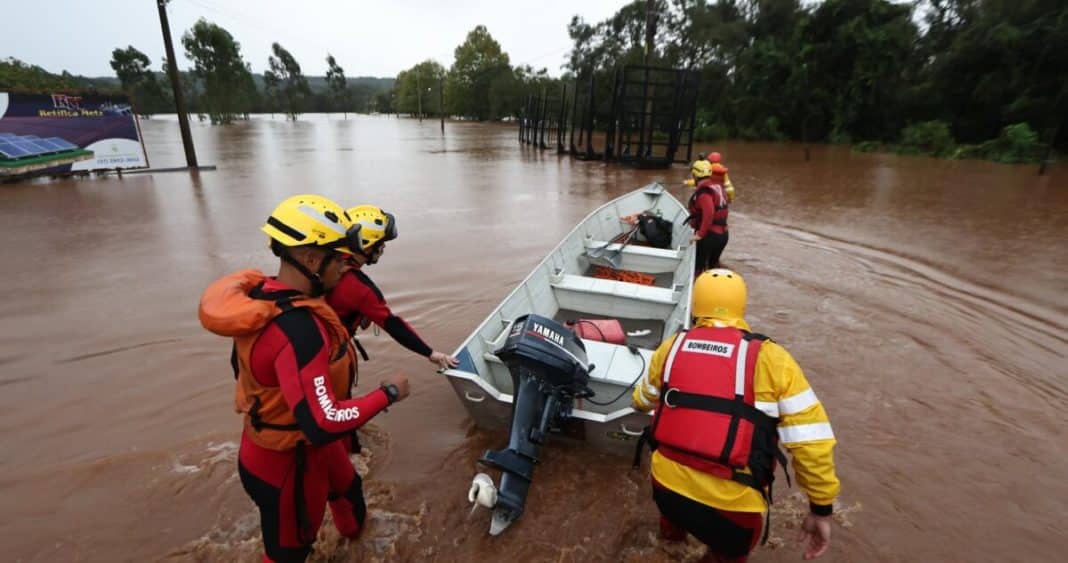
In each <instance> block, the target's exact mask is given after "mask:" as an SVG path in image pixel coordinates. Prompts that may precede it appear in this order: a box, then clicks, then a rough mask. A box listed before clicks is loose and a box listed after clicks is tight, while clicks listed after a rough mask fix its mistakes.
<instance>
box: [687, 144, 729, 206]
mask: <svg viewBox="0 0 1068 563" xmlns="http://www.w3.org/2000/svg"><path fill="white" fill-rule="evenodd" d="M698 162H707V163H708V164H709V165H710V166H711V167H712V172H713V176H712V179H713V181H714V182H715V183H717V184H721V185H722V186H723V191H724V193H726V194H727V202H728V203H729V202H733V201H734V184H733V183H732V182H731V177H730V176H729V175H727V167H726V166H724V164H723V155H721V154H719V153H718V152H713V153H709V154H708V156H705V154H704V153H697V160H695V161H693V164H691V165H690V167H691V169H692V168H693V166H694V165H695V164H697V163H698ZM717 165H718V166H717ZM696 183H697V180H695V179H694V178H687V179H685V180H683V181H682V185H684V186H687V187H690V188H692V187H694V185H695V184H696Z"/></svg>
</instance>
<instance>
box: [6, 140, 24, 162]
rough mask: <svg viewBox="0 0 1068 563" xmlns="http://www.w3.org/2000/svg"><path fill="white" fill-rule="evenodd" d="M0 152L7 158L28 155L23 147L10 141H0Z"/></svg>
mask: <svg viewBox="0 0 1068 563" xmlns="http://www.w3.org/2000/svg"><path fill="white" fill-rule="evenodd" d="M0 153H2V154H3V155H4V156H6V157H8V158H20V157H23V156H29V153H28V152H26V150H25V149H23V148H20V147H17V146H15V145H14V144H12V143H6V142H0Z"/></svg>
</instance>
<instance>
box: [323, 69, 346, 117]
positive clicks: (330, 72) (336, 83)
mask: <svg viewBox="0 0 1068 563" xmlns="http://www.w3.org/2000/svg"><path fill="white" fill-rule="evenodd" d="M326 64H327V65H328V67H329V68H328V69H327V71H326V82H327V84H328V85H329V87H330V98H331V100H332V101H333V102H334V110H335V111H336V110H337V109H338V108H340V109H341V111H342V113H343V114H344V116H345V119H348V118H349V114H348V111H349V108H350V107H352V91H351V90H349V86H348V81H347V80H345V69H343V68H341V67H340V66H338V64H337V61H336V60H334V55H331V54H327V55H326Z"/></svg>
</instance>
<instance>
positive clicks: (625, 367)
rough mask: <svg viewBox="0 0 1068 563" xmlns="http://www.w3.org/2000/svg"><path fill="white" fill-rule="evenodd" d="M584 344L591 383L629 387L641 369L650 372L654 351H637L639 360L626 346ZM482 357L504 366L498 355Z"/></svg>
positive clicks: (590, 341)
mask: <svg viewBox="0 0 1068 563" xmlns="http://www.w3.org/2000/svg"><path fill="white" fill-rule="evenodd" d="M582 344H583V345H584V346H585V347H586V359H587V360H588V361H589V362H590V363H591V364H593V371H592V372H590V380H591V381H600V382H604V383H609V384H614V385H620V386H629V385H630V384H631V383H633V382H634V380H635V379H637V378H638V370H639V369H642V373H645V372H646V371H648V370H649V363H650V362H651V361H652V359H653V352H652V350H646V349H645V348H638V349H637V350H638V354H640V355H641V358H639V357H638V356H636V355H634V354H633V353H631V351H630V349H628V348H627V347H626V346H620V345H619V344H611V343H608V342H601V341H599V340H586V339H585V338H583V339H582ZM482 357H483V358H484V359H485V360H486V361H487V362H491V363H495V364H500V365H504V362H502V361H501V359H500V358H498V357H497V356H496V354H492V353H490V352H486V353H485V354H483V355H482ZM642 358H644V360H645V362H644V363H645V367H644V369H643V368H642ZM616 393H618V391H616Z"/></svg>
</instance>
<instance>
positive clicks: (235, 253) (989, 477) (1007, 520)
mask: <svg viewBox="0 0 1068 563" xmlns="http://www.w3.org/2000/svg"><path fill="white" fill-rule="evenodd" d="M193 128H194V136H195V138H196V141H197V150H198V153H199V155H200V159H201V162H205V163H212V164H217V165H218V170H217V171H214V172H203V173H201V174H199V175H189V174H186V173H166V174H153V175H137V176H132V175H128V176H126V177H124V178H115V177H111V178H106V179H81V180H63V181H53V182H48V181H42V182H33V183H29V184H19V185H5V186H0V201H2V204H0V240H3V245H2V246H3V251H2V256H3V264H4V266H3V271H4V274H3V277H4V278H5V283H6V285H7V287H8V289H9V290H10V292H9V294H8V297H7V298H6V299H4V300H3V301H2V302H0V319H2V325H0V366H2V369H0V428H2V429H3V432H2V434H0V436H2V438H0V452H3V453H2V454H0V545H2V546H3V552H4V556H3V558H4V559H5V560H9V561H11V560H13V561H120V560H125V561H142V560H175V561H186V560H196V561H249V562H251V561H256V560H257V554H258V553H259V549H260V547H259V533H258V527H257V524H258V516H257V514H256V512H255V509H254V507H253V505H252V503H251V502H250V501H249V500H248V499H247V498H246V497H245V495H244V493H243V491H242V490H241V487H240V484H239V482H238V480H237V475H236V462H235V453H236V448H237V446H236V443H237V439H238V437H239V431H240V419H239V418H238V417H237V416H236V415H235V414H234V413H233V412H232V404H231V401H232V392H233V391H232V388H233V379H232V377H231V374H230V368H229V366H228V353H229V346H230V345H229V343H228V342H226V341H224V340H223V339H221V338H218V337H216V336H213V335H210V334H208V333H206V332H205V331H204V330H203V329H201V327H200V325H199V323H198V321H197V316H196V306H197V300H198V297H199V295H200V292H201V291H202V290H203V289H204V287H205V286H206V285H207V284H208V283H209V282H210V281H212V280H213V279H215V278H216V277H218V276H220V275H222V274H224V273H227V272H229V271H231V270H234V269H237V268H245V267H250V266H254V267H261V268H270V267H271V266H272V257H271V255H270V254H269V252H268V251H267V249H266V245H265V242H264V237H263V235H262V234H261V233H260V232H259V230H258V228H259V226H260V223H261V221H262V220H263V219H264V218H265V217H266V216H267V214H268V213H269V212H270V211H271V209H272V208H273V206H274V205H275V204H277V203H278V202H279V201H281V200H282V199H283V198H284V197H286V196H288V195H292V194H295V193H299V192H319V193H322V194H325V195H327V196H329V197H332V198H334V199H336V200H338V201H339V202H342V203H343V204H346V205H355V204H357V203H363V202H371V203H375V204H378V205H380V206H382V207H384V208H386V209H388V210H390V211H392V212H393V213H395V214H396V215H397V217H398V221H399V226H400V238H399V239H398V240H396V241H395V242H392V243H390V246H389V249H388V250H387V253H386V256H385V258H384V259H383V260H382V262H381V263H379V264H378V265H376V266H374V267H373V268H372V269H371V270H370V272H369V273H370V274H371V276H372V277H373V278H374V279H375V280H376V282H378V285H379V286H380V287H382V288H383V290H384V291H385V293H386V296H387V298H388V299H389V301H390V304H391V305H392V306H393V308H394V310H395V311H396V312H397V313H398V314H400V315H401V316H403V317H405V318H407V319H408V320H409V321H410V322H411V323H412V324H413V325H414V326H415V327H416V328H417V329H418V330H419V331H420V332H421V333H422V334H423V335H424V336H425V337H426V338H427V340H429V342H430V343H431V345H433V346H434V347H436V348H438V349H445V350H453V349H454V348H455V347H456V346H457V345H458V344H459V343H460V342H461V341H462V339H463V338H464V337H465V336H466V335H467V334H468V333H469V332H470V331H471V330H472V329H473V328H474V327H475V326H476V325H477V324H478V323H479V322H480V321H481V319H482V318H483V317H484V316H485V315H486V314H488V313H489V311H490V310H492V309H493V307H494V306H495V305H496V304H497V302H498V301H499V300H500V299H502V298H503V297H504V296H505V295H506V294H507V293H508V292H509V291H510V290H511V288H512V287H514V286H515V285H516V284H517V283H518V282H519V281H520V280H521V279H522V278H523V277H525V276H526V274H527V273H528V272H529V271H530V270H531V269H532V268H533V266H534V265H535V264H537V263H538V261H539V260H540V259H541V258H542V256H543V255H544V254H545V253H546V252H547V251H548V250H549V249H551V248H552V247H553V246H554V245H555V244H556V243H557V241H559V239H560V238H561V237H562V236H563V235H564V234H565V233H567V232H568V230H570V228H571V227H572V226H573V225H574V224H575V223H576V222H578V221H579V220H580V219H581V218H582V217H584V216H585V215H586V214H587V213H588V212H589V211H590V210H591V209H593V208H595V207H596V206H598V205H599V204H600V203H602V202H604V201H606V200H608V199H610V198H612V197H614V196H616V195H619V194H622V193H624V192H626V191H629V190H632V189H634V188H636V187H638V186H640V185H642V184H643V183H645V182H647V181H649V180H652V179H656V178H663V179H665V180H666V181H668V182H669V184H668V185H670V186H671V187H672V190H673V192H674V193H675V194H676V195H677V196H680V197H682V196H684V195H685V194H684V191H683V189H682V188H681V187H679V186H678V184H677V182H678V180H680V179H681V178H682V177H684V174H685V169H684V167H681V166H677V167H675V168H674V169H672V170H670V171H635V170H631V169H628V168H624V167H620V166H616V165H609V166H606V165H603V164H600V163H592V162H578V161H572V160H569V159H568V158H566V157H557V156H556V155H555V154H551V153H550V152H548V151H546V152H542V151H538V150H534V149H530V148H527V147H521V146H519V145H518V143H517V142H516V131H515V129H514V128H513V127H510V126H505V125H485V124H474V123H450V124H448V127H447V129H448V130H447V133H446V135H445V136H444V137H442V136H441V135H440V134H439V132H438V124H437V123H436V122H431V121H427V122H425V123H422V124H420V123H418V122H417V121H414V120H398V119H391V118H387V117H366V116H360V117H351V118H349V119H348V120H343V119H340V118H339V117H337V116H329V117H324V116H304V117H303V118H302V119H301V120H300V121H298V122H296V123H288V122H285V121H282V120H280V119H274V120H272V119H268V118H266V117H263V118H260V117H256V118H254V119H253V120H252V121H250V122H246V123H238V124H235V125H232V126H229V127H211V126H208V125H205V124H194V126H193ZM144 130H145V136H146V141H147V144H148V149H149V153H150V157H151V160H152V163H153V164H154V165H155V166H173V165H178V164H180V163H181V147H180V144H179V136H178V130H177V124H176V122H175V121H173V119H172V120H168V119H166V118H157V119H152V120H149V121H146V122H145V123H144ZM703 148H707V147H703ZM716 148H717V149H718V150H721V151H722V152H723V153H724V154H725V155H726V158H727V162H728V164H729V166H730V168H731V177H732V179H733V180H734V182H735V184H736V185H737V186H738V193H739V197H738V200H737V201H736V203H735V205H734V206H733V207H732V213H731V241H730V245H729V246H728V247H727V250H726V252H725V254H724V262H725V263H726V264H727V265H728V266H730V267H733V268H735V269H737V270H739V271H740V272H742V273H743V274H744V275H745V276H746V279H747V281H748V283H749V287H750V308H749V310H750V314H749V320H750V322H751V324H752V325H753V326H754V328H755V329H757V330H759V331H761V332H763V333H766V334H769V335H771V336H773V337H774V338H776V339H777V340H778V341H779V342H781V343H783V344H784V345H786V346H787V347H788V348H789V349H790V350H791V351H792V352H793V354H794V355H795V356H796V357H797V359H798V361H799V362H800V364H801V365H802V366H803V367H804V369H805V371H806V373H807V374H808V376H809V378H810V379H811V381H812V383H813V385H814V386H815V387H816V389H817V390H818V393H819V395H820V397H821V399H822V400H823V402H824V404H825V405H826V406H827V409H828V411H829V413H830V415H831V419H832V422H833V424H834V428H835V432H836V434H837V436H838V439H839V447H838V450H837V461H838V468H839V474H840V476H841V479H842V483H843V489H842V490H843V493H842V496H841V498H840V506H839V511H838V521H839V523H840V526H838V527H836V529H835V532H834V534H835V535H834V544H833V546H832V549H831V551H830V554H829V555H828V556H827V557H826V561H876V560H878V561H995V560H996V561H1023V560H1029V561H1053V560H1061V557H1062V556H1063V554H1064V552H1065V550H1068V533H1066V532H1065V529H1064V519H1065V516H1066V514H1068V508H1066V503H1068V481H1066V480H1065V476H1066V475H1068V424H1066V423H1068V415H1066V412H1068V392H1066V390H1068V361H1066V357H1065V356H1066V355H1068V330H1066V327H1068V244H1066V235H1068V169H1065V168H1064V167H1060V168H1057V167H1055V168H1054V169H1053V170H1052V173H1051V174H1049V175H1047V176H1045V177H1039V176H1037V175H1036V173H1035V167H1033V166H1007V165H999V164H992V163H984V162H972V161H966V162H960V161H958V162H951V161H942V160H934V159H927V158H919V157H897V156H887V155H871V154H853V153H850V152H849V150H848V149H843V148H837V147H817V148H815V149H814V150H813V158H812V161H811V162H807V163H806V162H804V161H803V151H802V150H801V148H800V147H799V146H797V145H772V144H735V143H730V144H724V145H721V146H717V147H716ZM363 342H364V343H365V345H367V347H368V348H369V351H370V353H371V355H372V359H371V361H370V362H368V363H366V364H364V365H363V366H362V367H361V372H362V383H361V386H364V387H366V386H374V385H377V382H378V381H379V378H380V377H381V376H382V375H383V374H386V373H389V372H392V371H395V370H399V371H403V372H406V373H408V374H409V375H410V376H411V378H412V380H413V396H412V397H411V398H410V399H408V400H407V401H406V402H404V403H402V404H400V405H397V407H395V408H393V409H390V412H389V413H387V414H385V415H383V416H381V417H379V418H376V419H375V421H374V423H373V425H372V427H371V428H370V430H369V432H368V435H369V439H368V440H367V442H368V443H369V444H370V447H369V448H368V449H369V450H370V451H369V453H368V454H366V455H365V456H364V457H363V458H362V459H359V460H357V462H358V465H359V466H360V469H361V472H367V471H369V473H370V475H369V477H368V479H367V496H368V499H369V504H370V517H369V518H370V525H369V528H368V530H367V533H366V535H365V537H364V538H363V539H361V540H360V541H359V542H357V543H353V544H350V543H348V542H347V541H343V540H339V539H338V537H337V534H336V532H334V531H333V529H332V526H331V525H329V524H327V525H324V527H323V531H322V532H321V533H320V539H319V543H318V544H317V549H316V554H315V556H314V557H315V560H317V561H324V560H329V561H345V560H366V561H374V560H385V561H391V560H397V561H421V560H430V561H471V560H484V561H490V560H502V559H506V558H507V559H513V560H516V561H647V560H654V561H656V560H660V561H670V560H690V561H692V560H694V559H696V558H697V557H698V555H699V554H700V549H699V548H698V547H697V546H696V544H693V543H691V544H688V545H686V546H682V547H672V546H661V545H659V543H658V542H657V540H656V539H655V536H656V534H655V525H656V517H655V507H654V505H653V504H652V502H651V499H650V492H649V486H648V482H647V474H646V473H645V472H644V470H643V471H640V472H639V471H631V470H630V468H629V467H630V465H629V459H621V458H616V457H609V456H604V455H599V454H594V453H589V452H586V451H583V450H582V449H580V448H578V447H576V446H573V445H568V444H560V445H554V446H553V447H550V448H548V452H547V455H546V459H545V461H544V463H543V464H542V465H541V466H540V467H539V469H538V472H537V476H536V479H535V484H534V487H533V490H532V492H531V495H530V499H529V502H528V504H527V512H526V514H525V515H524V516H523V518H522V519H521V520H520V521H519V522H517V523H516V524H515V525H513V526H512V528H510V529H509V530H508V531H507V532H506V533H505V534H504V535H503V536H501V537H497V538H490V537H488V535H487V533H486V530H487V528H488V520H489V514H488V512H486V511H484V510H482V511H478V512H475V513H471V511H470V510H469V509H468V505H467V500H466V491H467V486H468V483H469V482H470V479H471V476H472V475H473V473H474V472H475V468H476V466H475V460H476V459H477V458H478V456H479V455H480V454H481V452H482V450H483V449H485V448H487V447H499V445H500V444H502V443H504V440H505V438H504V436H503V435H498V434H493V433H488V432H483V431H480V430H478V429H475V428H473V427H472V425H471V423H470V422H469V419H468V418H467V416H466V413H465V411H464V409H463V407H462V406H461V404H460V402H459V401H458V400H457V398H456V397H455V396H454V394H453V391H452V389H451V388H450V386H449V384H448V383H447V382H446V381H445V380H444V379H443V378H442V377H441V376H438V375H436V374H435V373H434V370H433V368H432V366H431V365H430V364H429V363H427V362H426V361H425V360H424V359H421V358H418V357H415V356H414V355H412V354H410V353H408V352H406V351H404V350H403V349H402V348H401V347H400V346H398V345H396V344H394V343H392V341H390V340H389V338H388V336H386V335H385V334H382V335H379V336H374V337H369V338H364V339H363ZM778 497H779V498H778V502H777V505H776V507H775V511H774V515H773V528H772V534H771V535H772V538H771V541H770V542H769V544H768V546H766V547H763V548H759V549H758V550H757V552H756V556H755V558H754V559H756V560H759V561H794V560H798V559H799V558H800V551H799V548H798V547H797V546H796V545H794V544H793V543H792V539H793V534H794V533H795V532H796V526H797V523H798V522H799V519H800V517H801V514H802V509H803V508H804V506H805V505H804V501H803V499H802V497H801V495H800V493H798V492H797V491H796V488H795V489H794V490H792V491H791V490H788V489H785V488H779V489H778ZM692 541H693V540H691V542H692Z"/></svg>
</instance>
